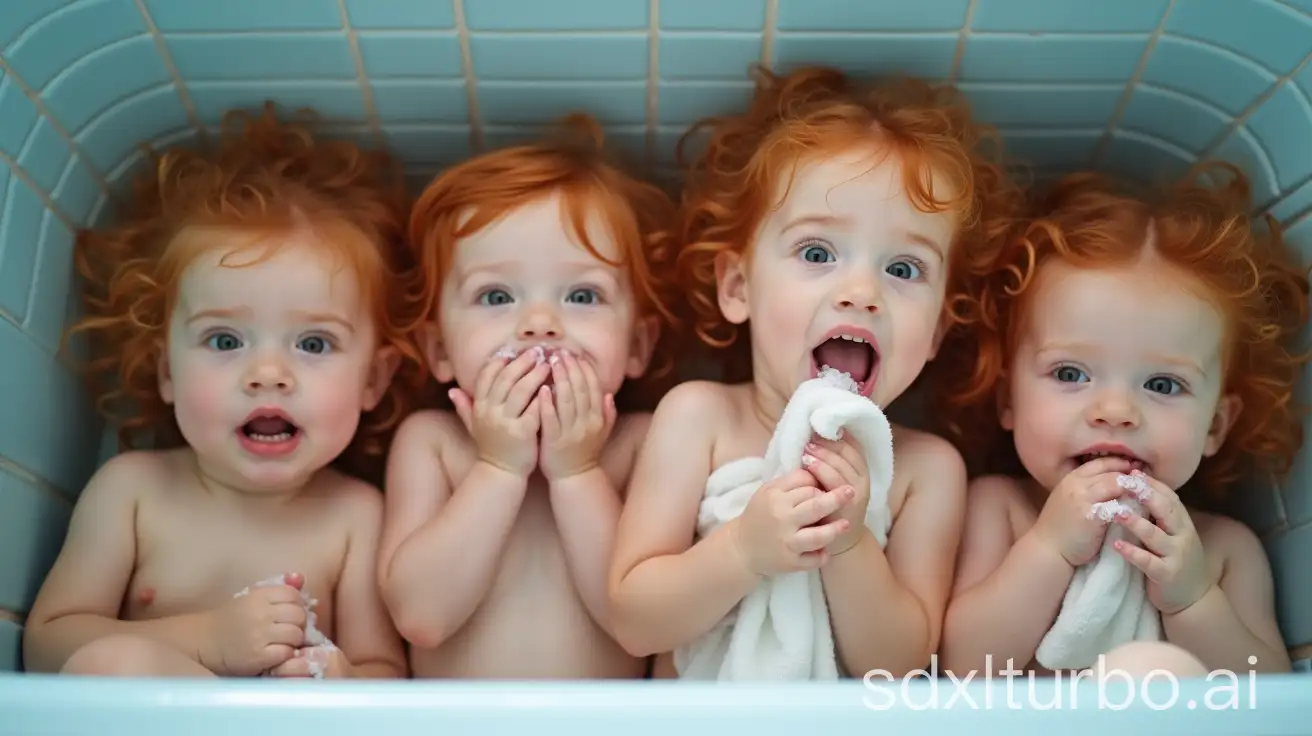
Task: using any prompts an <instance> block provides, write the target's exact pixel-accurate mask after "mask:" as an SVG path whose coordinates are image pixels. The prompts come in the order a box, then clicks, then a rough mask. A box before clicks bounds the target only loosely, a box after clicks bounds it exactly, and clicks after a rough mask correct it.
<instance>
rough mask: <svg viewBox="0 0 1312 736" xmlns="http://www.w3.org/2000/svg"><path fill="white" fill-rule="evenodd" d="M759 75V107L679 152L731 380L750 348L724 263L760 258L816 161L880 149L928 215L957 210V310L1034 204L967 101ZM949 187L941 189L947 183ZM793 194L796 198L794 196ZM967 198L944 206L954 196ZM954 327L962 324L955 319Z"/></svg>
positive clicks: (686, 251) (688, 265) (946, 93)
mask: <svg viewBox="0 0 1312 736" xmlns="http://www.w3.org/2000/svg"><path fill="white" fill-rule="evenodd" d="M755 71H756V89H755V94H754V96H753V98H752V100H751V102H750V104H749V105H748V106H747V109H746V110H744V111H742V112H740V113H737V114H734V115H727V116H717V117H710V118H706V119H704V120H702V121H700V122H698V123H697V124H696V125H695V126H693V128H692V129H691V130H690V131H689V132H688V133H687V134H685V136H684V137H683V139H682V140H680V142H679V150H678V158H679V159H680V163H681V164H683V165H684V166H685V167H686V168H687V169H688V181H687V184H686V187H685V189H684V196H683V216H682V223H681V224H682V233H681V239H682V242H683V244H684V245H683V248H682V250H681V252H680V253H679V258H678V269H679V274H680V281H681V282H682V283H685V284H687V285H688V290H687V292H686V293H687V298H688V299H689V300H690V305H689V306H690V308H691V310H692V312H693V314H694V315H695V325H694V327H695V330H696V334H697V336H698V337H699V338H700V339H701V341H702V342H703V343H704V344H705V345H706V346H708V347H711V348H727V347H729V346H731V345H735V344H736V345H738V346H739V347H740V348H741V350H740V351H739V352H738V353H736V354H734V355H733V356H732V357H731V358H730V362H731V364H732V365H731V366H730V371H731V372H736V371H741V370H742V369H743V368H744V366H743V365H742V363H743V360H744V358H745V356H746V355H747V352H748V351H747V342H748V340H749V336H748V331H747V329H746V326H745V325H743V326H740V325H734V324H732V323H730V322H728V321H727V320H725V319H724V316H723V315H722V314H721V313H720V309H719V305H718V302H717V300H716V278H715V260H716V257H717V256H718V255H719V254H720V253H722V252H725V251H732V252H735V253H741V254H746V255H750V254H749V253H748V251H749V247H750V244H751V242H752V240H753V238H754V236H755V233H756V230H757V228H758V227H759V225H760V223H761V222H762V220H763V219H764V218H765V217H766V216H767V215H768V214H769V212H770V210H771V209H773V208H775V207H777V206H779V205H780V204H782V202H775V201H771V198H772V197H773V196H774V192H776V191H779V186H780V184H781V183H785V177H789V178H790V179H789V180H791V176H793V174H794V172H795V171H796V169H797V167H798V165H799V164H800V163H802V162H803V161H804V160H806V159H811V158H816V157H821V156H830V155H837V154H841V153H844V152H847V151H850V150H853V149H859V148H869V147H872V146H874V147H879V148H882V149H886V150H888V151H890V152H891V153H892V154H893V155H895V156H896V157H897V159H898V160H899V161H900V162H901V163H902V183H903V187H904V191H906V192H907V195H908V196H909V197H910V199H911V201H912V203H913V204H914V205H915V206H916V207H917V208H919V209H920V210H922V211H925V212H951V213H953V214H954V215H955V216H956V218H957V222H958V230H957V236H956V238H955V241H954V243H953V248H952V255H951V258H950V262H949V277H948V278H949V280H948V288H947V302H948V303H949V304H950V303H951V302H952V301H954V300H955V297H956V295H957V294H958V293H961V292H963V291H965V290H967V284H968V283H970V281H971V279H972V278H977V277H979V276H981V275H982V273H980V272H978V268H979V266H978V263H983V262H986V261H987V260H988V259H986V258H985V259H981V258H980V256H979V254H978V251H979V250H980V249H982V248H986V247H988V243H990V242H991V241H993V240H994V239H996V238H997V237H998V236H999V235H1000V234H1002V233H1003V232H1005V230H1006V224H1007V223H1008V222H1009V221H1010V220H1009V218H1011V217H1013V216H1014V214H1015V211H1016V210H1017V208H1018V207H1020V205H1021V203H1022V202H1023V196H1022V192H1021V190H1020V188H1019V187H1018V186H1017V185H1016V184H1015V183H1014V182H1013V181H1012V180H1011V179H1010V178H1009V176H1008V175H1007V173H1006V171H1005V169H1004V168H1003V166H1002V163H1001V144H1000V141H999V139H998V137H997V136H996V134H995V131H993V129H992V128H990V127H988V126H985V125H983V124H981V123H978V122H977V121H975V120H974V119H973V118H972V116H971V112H970V108H969V106H968V105H967V103H966V101H965V99H964V98H963V97H962V96H961V95H960V94H959V93H957V92H956V90H955V89H953V88H952V87H949V86H935V85H931V84H928V83H926V82H923V81H920V80H916V79H908V78H897V79H889V80H882V81H879V82H874V83H868V82H858V81H857V80H854V79H852V78H850V77H848V76H847V75H846V74H844V73H843V72H841V71H839V70H837V69H832V68H827V67H804V68H800V69H797V70H794V71H792V72H791V73H789V74H787V75H783V76H780V75H777V74H774V73H772V72H770V71H769V70H766V69H761V68H758V69H756V70H755ZM703 132H707V133H708V134H709V136H708V139H707V140H706V142H705V149H704V151H703V152H702V153H701V154H700V155H699V156H697V157H696V158H695V160H693V161H691V162H685V155H684V151H685V148H686V146H687V145H688V144H689V143H691V142H692V141H693V140H694V137H695V136H697V135H699V134H701V133H703ZM936 179H937V180H938V182H939V183H941V184H946V186H944V187H941V188H938V187H935V180H936ZM785 191H787V189H786V188H785ZM944 191H946V192H952V193H954V195H955V196H951V197H947V198H943V197H942V196H941V193H942V192H944ZM944 321H945V326H946V325H947V324H950V323H949V322H948V320H947V319H946V315H945V320H944Z"/></svg>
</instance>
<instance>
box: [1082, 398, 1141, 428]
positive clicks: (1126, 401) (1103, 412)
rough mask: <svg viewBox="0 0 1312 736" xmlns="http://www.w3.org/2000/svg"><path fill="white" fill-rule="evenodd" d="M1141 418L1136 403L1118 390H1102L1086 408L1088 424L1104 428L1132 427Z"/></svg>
mask: <svg viewBox="0 0 1312 736" xmlns="http://www.w3.org/2000/svg"><path fill="white" fill-rule="evenodd" d="M1142 419H1143V417H1142V416H1141V415H1140V413H1139V407H1138V405H1137V404H1135V402H1134V400H1133V399H1132V398H1131V397H1129V396H1127V395H1126V394H1125V392H1124V391H1120V390H1108V391H1103V392H1102V393H1100V394H1099V395H1098V396H1097V398H1096V399H1094V401H1093V403H1092V404H1091V405H1090V406H1089V410H1088V420H1089V424H1091V425H1093V426H1095V427H1102V428H1104V429H1133V428H1135V427H1137V426H1139V423H1140V422H1141V421H1142Z"/></svg>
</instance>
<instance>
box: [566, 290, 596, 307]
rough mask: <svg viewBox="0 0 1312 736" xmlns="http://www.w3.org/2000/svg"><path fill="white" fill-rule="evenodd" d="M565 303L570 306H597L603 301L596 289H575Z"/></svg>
mask: <svg viewBox="0 0 1312 736" xmlns="http://www.w3.org/2000/svg"><path fill="white" fill-rule="evenodd" d="M565 301H566V302H569V303H570V304H597V303H598V302H600V301H601V296H600V295H599V294H597V290H596V289H589V288H582V289H575V290H573V291H571V292H570V293H569V296H567V297H565Z"/></svg>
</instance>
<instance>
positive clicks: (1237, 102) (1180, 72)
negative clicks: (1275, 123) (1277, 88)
mask: <svg viewBox="0 0 1312 736" xmlns="http://www.w3.org/2000/svg"><path fill="white" fill-rule="evenodd" d="M1143 81H1145V82H1148V83H1150V84H1154V85H1157V86H1160V87H1167V88H1169V89H1173V90H1176V91H1178V92H1183V93H1187V94H1191V95H1193V96H1195V97H1197V98H1199V99H1201V100H1205V101H1207V102H1210V103H1212V104H1213V105H1216V106H1217V107H1219V108H1221V109H1222V110H1224V111H1225V112H1226V113H1228V114H1230V115H1239V114H1240V113H1241V112H1243V111H1244V108H1246V107H1248V105H1249V104H1251V103H1252V102H1253V100H1256V99H1257V97H1258V95H1260V94H1262V93H1263V92H1265V91H1266V90H1267V89H1269V88H1270V87H1271V85H1272V84H1274V83H1275V81H1276V78H1275V77H1274V76H1273V75H1272V74H1271V73H1270V72H1268V71H1266V70H1265V69H1263V68H1262V67H1260V66H1258V65H1256V64H1254V63H1253V62H1251V61H1248V60H1246V59H1244V58H1242V57H1239V56H1236V55H1234V54H1232V53H1230V52H1228V51H1225V50H1224V49H1218V48H1216V47H1214V46H1207V45H1205V44H1201V43H1198V42H1197V41H1189V40H1185V39H1180V38H1167V37H1163V38H1162V39H1161V40H1160V41H1158V42H1157V46H1156V47H1154V49H1153V54H1152V57H1151V58H1149V59H1148V64H1147V66H1145V67H1144V71H1143Z"/></svg>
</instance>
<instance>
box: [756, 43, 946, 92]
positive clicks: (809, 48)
mask: <svg viewBox="0 0 1312 736" xmlns="http://www.w3.org/2000/svg"><path fill="white" fill-rule="evenodd" d="M956 49H957V36H956V35H955V34H953V35H928V34H925V35H919V34H918V35H911V34H905V35H902V34H899V35H883V36H875V35H871V36H868V37H867V36H862V35H852V36H846V35H845V36H831V35H824V34H805V33H781V34H779V35H778V36H776V37H775V42H774V60H773V63H774V65H775V66H776V67H778V68H779V69H780V70H781V71H787V70H788V69H790V68H795V67H799V66H804V65H811V64H830V65H834V66H837V67H840V68H842V69H844V70H846V71H848V72H851V73H853V74H894V73H902V74H910V75H913V76H918V77H924V78H926V79H930V80H942V79H947V78H948V76H949V75H950V74H951V73H952V58H953V55H954V54H955V53H956Z"/></svg>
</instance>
